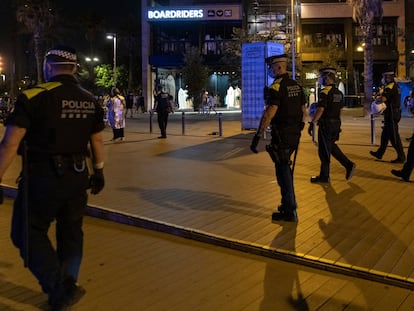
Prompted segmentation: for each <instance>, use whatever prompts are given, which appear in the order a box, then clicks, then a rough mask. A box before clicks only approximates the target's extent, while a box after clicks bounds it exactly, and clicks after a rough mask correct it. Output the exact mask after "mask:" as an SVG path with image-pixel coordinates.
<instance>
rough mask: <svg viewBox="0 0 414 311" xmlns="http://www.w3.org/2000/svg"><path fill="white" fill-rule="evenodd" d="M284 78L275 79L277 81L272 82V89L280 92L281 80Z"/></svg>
mask: <svg viewBox="0 0 414 311" xmlns="http://www.w3.org/2000/svg"><path fill="white" fill-rule="evenodd" d="M282 79H283V78H279V79H277V80H275V82H273V83H272V85H271V86H270V88H271V89H274V90H275V91H277V92H279V89H280V81H282Z"/></svg>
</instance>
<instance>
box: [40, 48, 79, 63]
mask: <svg viewBox="0 0 414 311" xmlns="http://www.w3.org/2000/svg"><path fill="white" fill-rule="evenodd" d="M49 55H56V56H59V57H62V58H66V59H68V60H71V61H74V62H76V60H77V58H76V54H74V53H71V52H68V51H64V50H50V51H48V52H47V53H46V56H49Z"/></svg>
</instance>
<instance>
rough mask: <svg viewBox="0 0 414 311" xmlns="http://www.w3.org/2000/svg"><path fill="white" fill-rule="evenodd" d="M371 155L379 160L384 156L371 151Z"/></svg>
mask: <svg viewBox="0 0 414 311" xmlns="http://www.w3.org/2000/svg"><path fill="white" fill-rule="evenodd" d="M369 154H370V155H372V156H373V157H375V158H377V159H378V160H381V159H382V154H380V153H379V152H378V151H370V152H369Z"/></svg>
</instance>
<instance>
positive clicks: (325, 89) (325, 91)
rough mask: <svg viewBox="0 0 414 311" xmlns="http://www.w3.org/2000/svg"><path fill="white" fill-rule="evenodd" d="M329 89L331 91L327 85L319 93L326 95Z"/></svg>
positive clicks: (330, 87)
mask: <svg viewBox="0 0 414 311" xmlns="http://www.w3.org/2000/svg"><path fill="white" fill-rule="evenodd" d="M331 89H332V86H331V85H328V86H326V87H325V88H324V89H323V90H322V91H321V93H324V94H326V95H328V93H329V91H330V90H331Z"/></svg>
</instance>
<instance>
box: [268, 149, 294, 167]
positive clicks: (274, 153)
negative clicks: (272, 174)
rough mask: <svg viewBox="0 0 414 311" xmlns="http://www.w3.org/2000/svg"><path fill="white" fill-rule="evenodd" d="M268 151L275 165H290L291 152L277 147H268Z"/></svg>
mask: <svg viewBox="0 0 414 311" xmlns="http://www.w3.org/2000/svg"><path fill="white" fill-rule="evenodd" d="M266 151H267V153H269V156H270V158H271V159H272V161H273V163H275V164H282V163H287V164H289V165H290V163H291V161H290V150H289V149H282V148H279V147H278V146H277V145H274V144H269V145H266Z"/></svg>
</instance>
